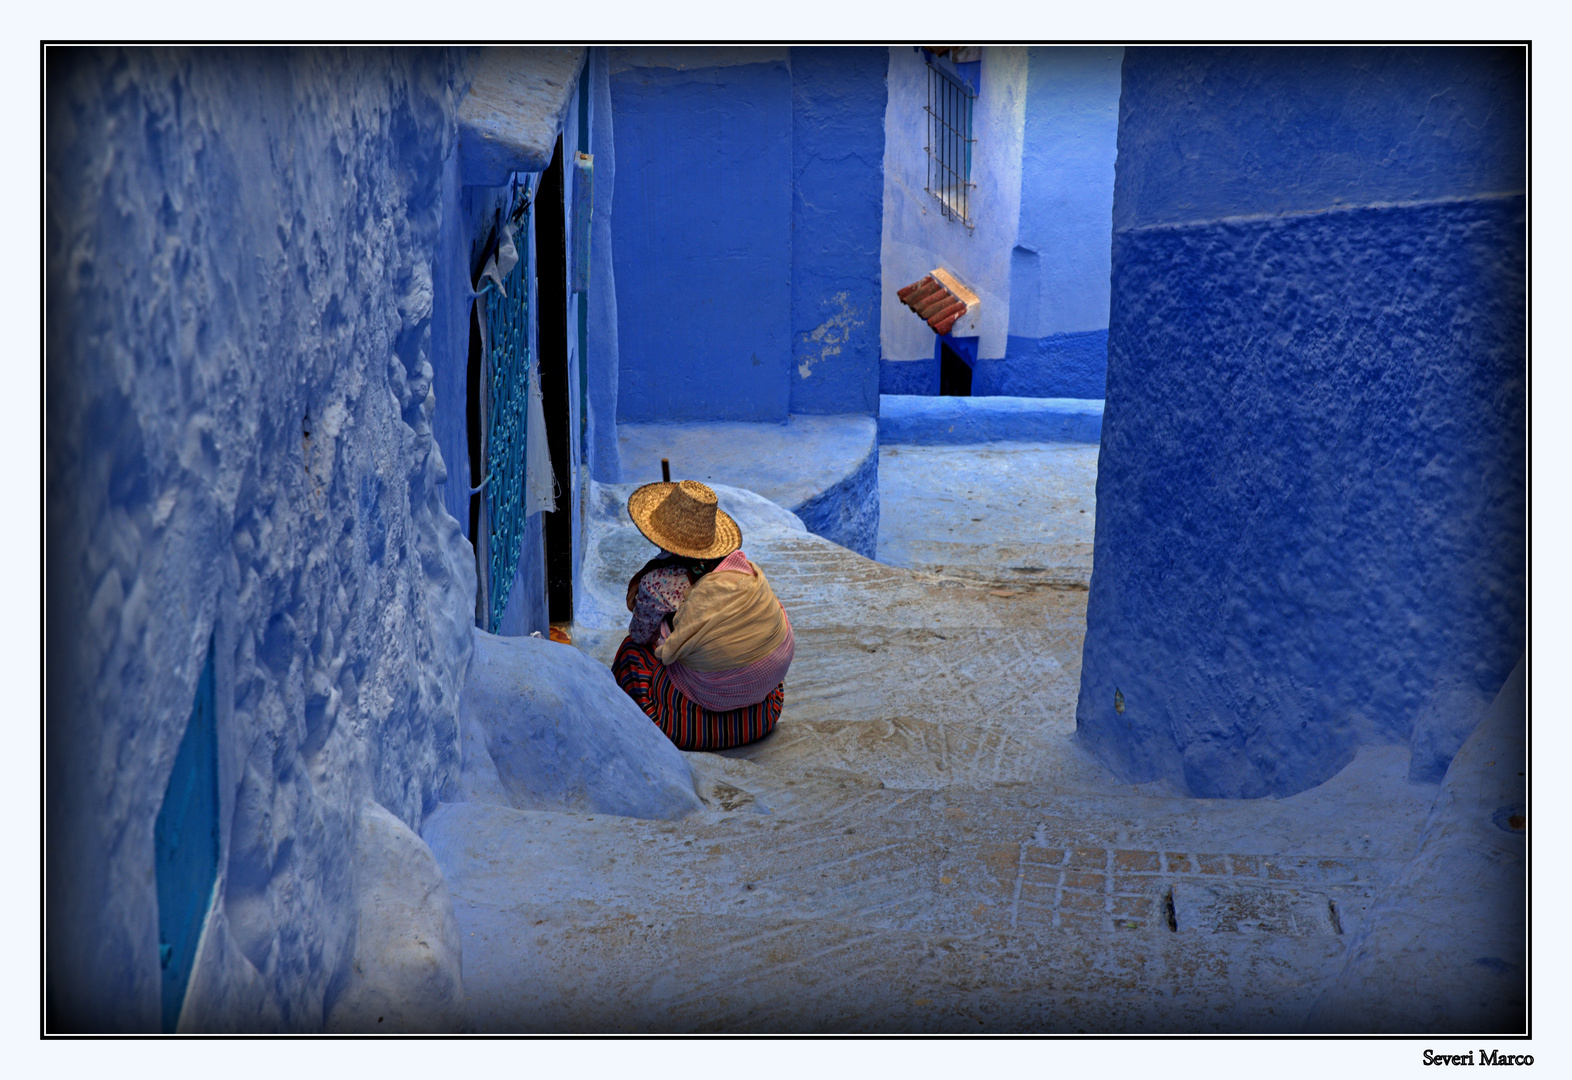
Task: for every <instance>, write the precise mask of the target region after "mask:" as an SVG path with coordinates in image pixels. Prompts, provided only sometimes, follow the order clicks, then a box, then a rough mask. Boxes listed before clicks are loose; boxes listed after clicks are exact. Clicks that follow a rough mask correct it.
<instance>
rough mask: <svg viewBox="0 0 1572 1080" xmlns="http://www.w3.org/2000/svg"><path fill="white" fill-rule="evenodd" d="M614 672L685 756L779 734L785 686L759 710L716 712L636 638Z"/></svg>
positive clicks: (753, 707) (621, 652) (629, 640)
mask: <svg viewBox="0 0 1572 1080" xmlns="http://www.w3.org/2000/svg"><path fill="white" fill-rule="evenodd" d="M611 671H612V674H614V675H615V676H616V677H617V685H618V686H620V687H622V689H623V690H624V691H626V692H627V695H628V696H629V697H630V698H632V699H633V700H634V701H635V702H636V703H637V704H638V706H639V708H641V709H643V710H644V714H645V715H646V716H648V717H649V718H650V719H651V720H653V721H655V726H656V727H658V728H660V729H661V731H663V732H665V733H666V737H667V738H668V739H670V740H671V741H672V742H674V743H676V744H677V749H679V750H726V749H729V748H730V747H733V746H742V745H743V744H745V743H751V742H755V741H757V740H759V739H762V738H764V736H766V735H768V734H769V733H770V732H771V731H774V730H775V723H776V721H778V720H779V719H780V718H781V702H782V701H783V700H784V698H785V692H786V687H785V684H784V683H782V684H781V685H779V686H777V687H776V688H775V689H774V690H771V691H770V693H769V696H768V697H766V698H765V699H764V700H763V701H761V702H759V703H758V704H757V705H747V706H744V707H743V708H741V709H731V710H728V711H727V712H713V711H711V710H709V709H706V708H704V707H703V706H702V705H699V704H696V703H695V702H693V701H690V700H688V698H687V697H686V696H685V695H684V694H683V692H682V691H681V690H679V689H677V684H676V683H674V682H672V681H671V676H670V674H668V673H667V671H666V665H664V664H662V663H661V662H660V661H659V660H657V659H656V658H655V654H654V653H652V652H650V650H648V649H646V648H644V647H643V646H640V645H635V644H634V643H633V638H631V637H627V638H623V640H622V647H621V648H619V649H618V650H617V658H616V660H614V661H613V662H612V665H611Z"/></svg>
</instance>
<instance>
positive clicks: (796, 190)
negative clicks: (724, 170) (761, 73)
mask: <svg viewBox="0 0 1572 1080" xmlns="http://www.w3.org/2000/svg"><path fill="white" fill-rule="evenodd" d="M889 60H890V53H889V50H888V49H885V48H795V49H793V50H792V51H791V75H792V233H791V244H792V258H791V320H792V380H791V411H792V412H796V413H867V414H870V415H871V414H874V413H877V412H878V411H879V242H880V233H881V231H882V217H883V199H884V110H885V72H886V70H887V69H888V67H889Z"/></svg>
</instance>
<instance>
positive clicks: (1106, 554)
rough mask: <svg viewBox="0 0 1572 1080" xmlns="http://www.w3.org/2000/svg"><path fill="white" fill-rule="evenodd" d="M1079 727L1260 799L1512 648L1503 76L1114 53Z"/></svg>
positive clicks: (1516, 546) (1520, 267)
mask: <svg viewBox="0 0 1572 1080" xmlns="http://www.w3.org/2000/svg"><path fill="white" fill-rule="evenodd" d="M1123 77H1124V83H1123V97H1122V100H1121V105H1120V128H1119V158H1118V174H1117V183H1116V194H1115V203H1114V223H1115V232H1114V241H1113V274H1112V318H1111V323H1110V328H1109V348H1108V392H1107V406H1106V412H1105V414H1104V426H1103V440H1102V450H1101V456H1100V459H1099V466H1098V481H1097V512H1098V520H1097V538H1096V551H1095V563H1094V571H1093V575H1092V582H1091V594H1090V598H1089V606H1088V611H1087V635H1086V642H1085V651H1084V663H1083V668H1082V678H1081V694H1080V700H1079V704H1078V707H1077V726H1078V731H1079V735H1080V737H1081V738H1082V739H1083V740H1084V741H1085V742H1086V743H1087V745H1088V746H1090V747H1091V748H1092V749H1093V750H1094V751H1095V752H1096V753H1098V754H1099V756H1101V757H1102V758H1103V759H1104V760H1105V761H1107V762H1108V763H1109V764H1110V765H1111V766H1113V767H1114V768H1115V769H1116V770H1117V771H1118V772H1119V773H1120V774H1122V775H1124V776H1126V777H1127V778H1129V779H1131V780H1136V781H1145V780H1151V779H1155V778H1158V777H1166V778H1168V779H1170V780H1172V781H1174V782H1176V783H1177V784H1179V785H1180V786H1182V787H1183V788H1184V789H1186V790H1188V791H1189V792H1191V793H1193V794H1195V795H1198V796H1223V797H1248V796H1260V795H1267V794H1274V795H1284V794H1289V793H1292V792H1295V791H1299V790H1303V789H1305V788H1308V787H1311V786H1313V785H1315V784H1317V783H1320V782H1321V781H1324V780H1325V779H1327V778H1328V777H1329V776H1331V775H1332V774H1333V773H1335V772H1336V771H1337V770H1338V769H1340V768H1341V767H1342V766H1343V765H1344V764H1346V763H1347V762H1348V761H1349V760H1350V759H1351V758H1352V756H1353V754H1354V752H1355V750H1356V749H1357V747H1358V746H1359V745H1360V744H1362V743H1373V742H1388V743H1390V742H1403V741H1405V740H1407V738H1408V737H1409V734H1410V730H1411V727H1412V725H1413V720H1414V717H1415V714H1416V713H1417V712H1418V711H1419V710H1420V709H1421V708H1422V707H1423V706H1424V705H1425V704H1426V703H1427V702H1428V701H1430V700H1431V699H1432V698H1433V697H1435V696H1436V695H1437V694H1438V693H1440V692H1441V691H1442V689H1443V688H1444V687H1446V686H1447V685H1449V684H1451V685H1455V684H1456V682H1458V681H1462V682H1464V683H1466V684H1469V685H1471V686H1472V687H1473V688H1474V689H1475V690H1476V691H1477V692H1478V693H1480V694H1481V695H1483V696H1485V697H1489V696H1491V695H1493V694H1494V693H1495V691H1496V690H1497V688H1499V687H1500V685H1501V683H1502V681H1503V680H1504V679H1505V678H1506V676H1507V675H1508V674H1509V673H1510V671H1511V669H1512V667H1513V664H1514V662H1515V661H1516V660H1517V658H1518V657H1519V655H1520V654H1521V652H1522V650H1523V643H1524V622H1523V617H1524V544H1525V533H1524V511H1525V492H1524V453H1525V443H1524V423H1525V414H1524V385H1525V384H1524V379H1525V352H1524V348H1525V324H1524V302H1525V294H1524V265H1525V263H1524V256H1525V247H1524V243H1525V231H1524V202H1523V195H1522V192H1523V188H1524V147H1525V142H1524V138H1525V128H1524V69H1523V59H1522V52H1521V50H1517V49H1507V48H1503V49H1486V48H1470V49H1396V48H1372V49H1353V48H1331V49H1292V50H1283V49H1131V50H1129V51H1128V52H1127V54H1126V57H1125V61H1124V76H1123Z"/></svg>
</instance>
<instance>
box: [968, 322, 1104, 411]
mask: <svg viewBox="0 0 1572 1080" xmlns="http://www.w3.org/2000/svg"><path fill="white" fill-rule="evenodd" d="M1107 378H1108V331H1107V330H1086V331H1082V332H1079V333H1070V334H1050V335H1049V336H1048V337H1043V338H1028V337H1016V336H1015V335H1014V334H1011V335H1010V337H1009V347H1008V349H1007V350H1006V352H1005V354H1004V356H1003V358H1002V359H998V360H979V361H977V365H976V367H975V369H974V371H973V373H972V395H973V396H974V397H991V396H995V395H1004V396H1007V397H1040V398H1100V397H1102V396H1103V386H1104V383H1105V382H1106V381H1107Z"/></svg>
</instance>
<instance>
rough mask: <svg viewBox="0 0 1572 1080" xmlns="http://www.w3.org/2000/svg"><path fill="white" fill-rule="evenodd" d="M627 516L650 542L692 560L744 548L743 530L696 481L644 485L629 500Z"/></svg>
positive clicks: (719, 555)
mask: <svg viewBox="0 0 1572 1080" xmlns="http://www.w3.org/2000/svg"><path fill="white" fill-rule="evenodd" d="M628 516H629V517H630V518H632V519H633V524H635V525H637V526H638V527H639V532H641V533H643V534H644V535H645V536H646V537H648V538H649V540H650V542H651V543H653V544H656V545H658V546H659V547H663V548H665V549H666V550H667V551H669V552H671V553H673V554H674V555H686V556H687V557H688V558H690V559H718V558H720V557H721V556H723V555H730V554H731V553H732V552H733V551H736V550H737V549H738V548H740V547H741V546H742V530H741V529H740V528H738V527H737V523H736V522H735V521H733V520H732V519H731V515H730V514H728V513H726V511H724V510H722V509H721V508H720V507H719V506H717V505H716V504H715V492H714V491H713V490H711V489H710V487H709V485H707V484H701V483H699V482H698V481H697V480H680V481H678V482H676V483H654V484H645V485H644V486H643V487H641V488H639V489H637V490H636V491H634V493H633V494H632V495H629V496H628Z"/></svg>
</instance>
